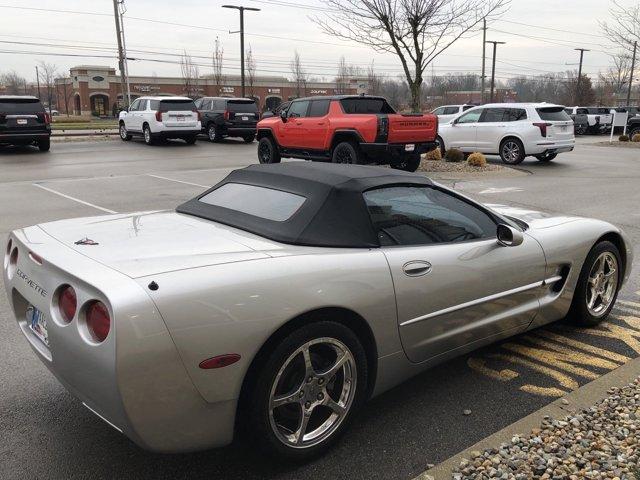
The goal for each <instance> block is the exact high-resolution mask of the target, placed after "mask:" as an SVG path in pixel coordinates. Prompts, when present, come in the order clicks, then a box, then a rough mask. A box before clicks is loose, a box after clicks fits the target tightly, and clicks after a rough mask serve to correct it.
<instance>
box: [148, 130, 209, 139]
mask: <svg viewBox="0 0 640 480" xmlns="http://www.w3.org/2000/svg"><path fill="white" fill-rule="evenodd" d="M198 134H200V129H195V128H185V129H173V130H163V131H160V132H156V133H152V134H151V136H152V137H153V138H188V137H193V136H195V135H198Z"/></svg>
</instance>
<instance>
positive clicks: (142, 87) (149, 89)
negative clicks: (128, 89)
mask: <svg viewBox="0 0 640 480" xmlns="http://www.w3.org/2000/svg"><path fill="white" fill-rule="evenodd" d="M133 89H134V90H138V91H139V92H152V91H154V90H160V87H156V86H155V85H134V86H133Z"/></svg>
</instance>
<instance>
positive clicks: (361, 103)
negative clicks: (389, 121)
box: [340, 97, 396, 113]
mask: <svg viewBox="0 0 640 480" xmlns="http://www.w3.org/2000/svg"><path fill="white" fill-rule="evenodd" d="M340 103H341V104H342V109H343V110H344V113H396V112H395V111H394V110H393V108H391V105H389V104H388V103H387V101H386V100H385V99H384V98H366V97H363V98H343V99H342V100H341V101H340Z"/></svg>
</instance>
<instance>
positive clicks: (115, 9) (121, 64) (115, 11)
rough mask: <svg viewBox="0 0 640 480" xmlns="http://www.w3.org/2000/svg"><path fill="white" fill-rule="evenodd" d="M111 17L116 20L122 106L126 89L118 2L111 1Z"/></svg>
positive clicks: (115, 0) (116, 0)
mask: <svg viewBox="0 0 640 480" xmlns="http://www.w3.org/2000/svg"><path fill="white" fill-rule="evenodd" d="M113 16H114V17H115V20H116V37H117V38H118V68H119V69H120V91H121V92H122V105H123V106H124V103H125V100H124V92H125V89H126V85H127V82H126V74H125V67H124V58H125V57H124V49H123V48H122V30H121V29H120V10H119V8H118V0H113ZM127 107H128V105H127Z"/></svg>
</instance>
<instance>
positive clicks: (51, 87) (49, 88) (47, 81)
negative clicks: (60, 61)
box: [38, 61, 58, 115]
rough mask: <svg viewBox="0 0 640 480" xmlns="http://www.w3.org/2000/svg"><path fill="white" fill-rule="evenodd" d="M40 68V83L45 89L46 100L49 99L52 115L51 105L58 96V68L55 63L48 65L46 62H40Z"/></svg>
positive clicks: (48, 103)
mask: <svg viewBox="0 0 640 480" xmlns="http://www.w3.org/2000/svg"><path fill="white" fill-rule="evenodd" d="M38 67H39V68H38V76H39V77H40V83H41V84H42V86H43V87H44V89H45V90H44V91H45V98H46V99H47V105H48V108H49V115H51V104H52V103H53V100H54V98H55V96H56V95H55V93H56V76H57V74H58V67H57V66H56V65H54V64H53V63H47V62H44V61H40V62H38Z"/></svg>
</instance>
